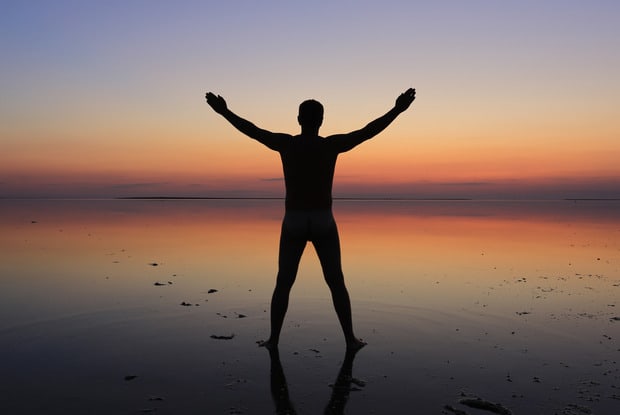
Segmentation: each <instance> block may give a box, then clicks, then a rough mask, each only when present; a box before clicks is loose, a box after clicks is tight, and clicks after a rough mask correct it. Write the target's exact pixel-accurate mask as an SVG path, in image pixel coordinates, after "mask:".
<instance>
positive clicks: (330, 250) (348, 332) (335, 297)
mask: <svg viewBox="0 0 620 415" xmlns="http://www.w3.org/2000/svg"><path fill="white" fill-rule="evenodd" d="M330 216H331V215H330ZM312 244H313V245H314V249H316V253H317V255H318V257H319V261H320V262H321V268H322V269H323V276H324V277H325V281H326V282H327V285H328V286H329V290H330V291H331V295H332V302H333V303H334V308H335V309H336V314H337V315H338V320H339V321H340V326H341V327H342V331H343V333H344V338H345V340H346V342H347V348H349V349H359V348H361V347H363V346H364V345H365V344H366V343H365V342H363V341H361V340H359V339H358V338H357V337H355V334H354V333H353V320H352V317H351V300H350V299H349V292H348V291H347V287H346V285H345V282H344V274H343V273H342V263H341V259H340V238H339V236H338V227H337V226H336V222H335V221H334V220H333V217H331V218H330V223H329V226H327V227H325V228H323V229H322V232H321V233H320V234H319V235H315V236H314V237H313V238H312Z"/></svg>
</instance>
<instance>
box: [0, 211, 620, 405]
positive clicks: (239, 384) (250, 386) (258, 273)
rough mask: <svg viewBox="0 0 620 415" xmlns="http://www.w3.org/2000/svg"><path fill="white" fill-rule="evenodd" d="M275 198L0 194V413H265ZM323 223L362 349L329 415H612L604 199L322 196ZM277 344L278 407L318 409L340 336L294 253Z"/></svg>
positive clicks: (612, 317)
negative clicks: (488, 404) (336, 252)
mask: <svg viewBox="0 0 620 415" xmlns="http://www.w3.org/2000/svg"><path fill="white" fill-rule="evenodd" d="M282 204H283V203H282V201H278V200H56V201H54V200H52V201H38V200H37V201H32V200H31V201H28V200H22V201H6V200H5V201H0V283H1V286H2V291H1V294H0V299H1V303H0V346H1V348H2V353H3V355H4V360H5V363H4V366H5V368H6V371H4V370H3V372H4V373H8V376H7V375H5V376H4V379H3V380H2V381H1V383H0V386H1V388H2V398H0V404H2V405H3V406H4V407H6V408H9V409H10V411H11V412H9V413H24V414H28V413H41V411H43V412H45V413H109V411H112V412H113V413H140V411H141V410H151V409H152V410H157V413H180V412H183V413H275V411H276V409H275V408H276V407H277V405H275V404H274V402H273V398H272V395H271V393H270V386H269V385H270V364H269V363H270V362H269V357H268V354H267V353H266V351H264V350H263V349H258V348H256V345H255V341H256V340H259V339H262V338H264V337H265V336H266V335H267V333H268V329H269V323H268V312H267V311H268V307H269V299H270V295H271V290H272V288H273V283H274V278H275V273H276V271H277V268H276V266H277V246H278V237H279V227H280V222H281V218H282V215H283V207H282ZM334 212H335V216H336V220H337V222H338V225H339V229H340V236H341V243H342V253H343V267H344V272H345V278H346V280H347V284H348V287H349V291H350V294H351V298H352V303H353V313H354V324H355V326H356V331H357V333H358V335H360V336H361V337H363V338H364V339H365V340H367V341H368V342H369V346H368V347H367V348H365V349H363V350H362V351H361V352H360V353H359V355H358V356H357V357H356V359H355V365H354V366H353V367H354V372H353V374H354V376H356V377H360V378H363V380H364V382H360V385H358V386H357V387H355V388H354V391H355V393H351V395H350V396H349V395H348V394H347V398H348V399H346V401H347V403H346V406H345V408H346V412H345V413H354V414H364V413H382V412H385V411H386V410H388V411H389V410H397V409H398V408H401V407H402V408H405V407H407V408H414V409H416V410H417V411H420V413H441V411H442V410H444V409H442V408H443V407H444V405H452V406H454V407H458V405H459V404H458V400H459V399H460V395H461V394H463V393H464V394H468V395H475V396H480V397H482V398H484V399H488V400H490V401H494V402H501V403H502V404H503V405H504V406H506V407H508V408H511V409H512V410H513V412H514V413H524V411H526V412H527V413H554V412H553V411H558V412H559V411H563V410H572V409H574V410H577V409H575V408H579V407H587V408H590V409H592V410H596V413H603V414H605V413H614V412H613V411H612V412H609V411H611V409H610V408H614V407H616V408H617V406H614V404H615V405H617V404H618V402H619V401H618V399H619V397H620V389H619V388H620V373H619V371H618V370H619V367H618V364H617V361H618V358H619V357H620V351H619V350H620V342H618V339H619V338H620V330H619V328H620V321H618V320H619V319H618V318H617V317H619V316H620V301H619V297H620V204H619V203H618V202H600V201H598V202H597V201H590V202H582V201H578V202H569V201H555V202H553V201H528V202H502V201H497V202H490V201H487V202H474V201H450V202H448V201H446V202H442V201H336V202H335V205H334ZM213 290H217V291H213ZM210 291H211V292H210ZM182 304H186V305H182ZM232 334H234V338H233V339H231V340H216V339H212V338H211V337H210V336H211V335H218V336H222V335H226V336H228V335H232ZM281 341H282V344H281V347H280V354H281V360H282V365H283V369H284V372H285V373H286V374H287V379H288V389H289V392H290V393H289V395H290V399H291V402H292V404H293V405H294V407H295V408H296V411H297V412H298V413H309V414H312V413H321V411H322V410H323V408H324V407H325V405H326V404H327V402H328V401H329V399H330V394H331V393H332V389H334V388H330V387H328V386H326V385H329V384H332V383H333V382H334V379H335V378H336V375H337V373H338V370H339V367H340V363H341V362H342V358H343V353H342V352H343V350H344V348H343V345H344V342H343V339H342V338H341V334H340V332H339V328H338V326H337V321H336V317H335V314H334V312H333V310H332V308H331V301H330V299H329V292H328V289H327V287H326V285H325V284H324V282H323V280H322V277H321V273H320V266H319V263H318V260H317V258H316V254H315V253H314V252H313V249H312V247H311V245H309V246H308V247H307V250H306V252H305V254H304V257H303V258H302V262H301V265H300V271H299V274H298V279H297V282H296V285H295V287H294V288H293V292H292V294H291V302H290V308H289V314H288V315H287V320H286V322H285V327H284V330H283V334H282V340H281ZM129 375H131V376H137V377H136V378H133V379H131V380H125V378H124V377H125V376H129ZM160 398H161V399H160ZM571 405H573V406H571ZM574 405H577V406H574ZM567 408H568V409H567ZM571 408H572V409H571ZM460 409H464V408H463V407H460ZM468 410H469V411H475V410H471V409H468ZM234 411H238V412H234ZM412 413H416V412H415V411H414V412H412ZM472 413H475V412H472Z"/></svg>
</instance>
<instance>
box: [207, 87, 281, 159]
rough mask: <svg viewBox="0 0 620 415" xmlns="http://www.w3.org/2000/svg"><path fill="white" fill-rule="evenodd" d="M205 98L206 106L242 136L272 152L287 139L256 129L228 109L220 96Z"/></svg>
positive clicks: (211, 94)
mask: <svg viewBox="0 0 620 415" xmlns="http://www.w3.org/2000/svg"><path fill="white" fill-rule="evenodd" d="M205 98H206V99H207V104H209V105H210V106H211V108H213V110H214V111H215V112H217V113H218V114H220V115H221V116H222V117H224V118H225V119H226V120H227V121H228V122H229V123H231V124H232V125H233V127H235V128H236V129H237V130H239V131H240V132H242V133H243V134H245V135H247V136H248V137H250V138H253V139H254V140H256V141H259V142H261V143H263V144H264V145H266V146H267V147H269V148H270V149H272V150H275V151H279V150H280V148H281V147H282V144H283V140H284V139H285V138H286V137H287V136H286V135H285V134H277V133H272V132H271V131H267V130H263V129H262V128H258V127H257V126H256V125H254V124H252V123H251V122H250V121H248V120H246V119H244V118H241V117H240V116H238V115H237V114H235V113H234V112H232V111H231V110H229V109H228V106H227V105H226V101H225V100H224V98H222V97H221V96H220V95H215V94H214V93H212V92H207V94H206V95H205Z"/></svg>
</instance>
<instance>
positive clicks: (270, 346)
mask: <svg viewBox="0 0 620 415" xmlns="http://www.w3.org/2000/svg"><path fill="white" fill-rule="evenodd" d="M256 343H258V347H264V348H265V349H267V350H276V349H277V348H278V343H276V342H274V341H272V340H271V339H269V340H259V341H257V342H256Z"/></svg>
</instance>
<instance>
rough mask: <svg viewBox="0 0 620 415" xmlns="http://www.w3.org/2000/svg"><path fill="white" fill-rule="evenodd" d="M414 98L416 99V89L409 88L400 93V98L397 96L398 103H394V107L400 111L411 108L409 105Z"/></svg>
mask: <svg viewBox="0 0 620 415" xmlns="http://www.w3.org/2000/svg"><path fill="white" fill-rule="evenodd" d="M414 99H415V89H413V88H409V89H408V90H406V91H405V92H403V93H402V94H400V95H399V96H398V98H396V104H395V105H394V107H395V108H396V109H397V110H398V111H400V112H403V111H405V110H406V109H407V108H409V105H411V103H412V102H413V100H414Z"/></svg>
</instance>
